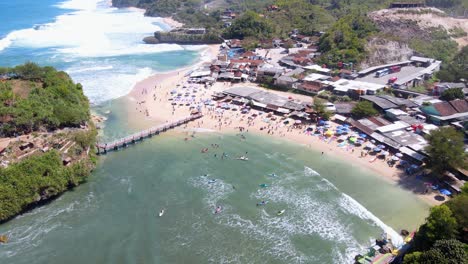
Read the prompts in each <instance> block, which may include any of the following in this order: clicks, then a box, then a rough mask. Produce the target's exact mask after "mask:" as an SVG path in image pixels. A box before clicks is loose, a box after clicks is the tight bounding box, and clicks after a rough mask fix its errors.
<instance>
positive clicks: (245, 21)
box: [224, 11, 273, 39]
mask: <svg viewBox="0 0 468 264" xmlns="http://www.w3.org/2000/svg"><path fill="white" fill-rule="evenodd" d="M272 32H273V28H272V27H271V25H270V24H269V23H268V22H267V21H266V20H265V18H263V17H260V15H259V14H257V13H255V12H253V11H247V12H245V13H244V14H243V15H242V16H241V17H240V18H238V19H236V20H235V21H234V23H232V25H231V26H230V27H229V28H227V29H226V31H225V32H224V36H225V37H226V38H238V39H243V38H245V37H253V36H255V37H257V38H262V37H270V35H271V33H272Z"/></svg>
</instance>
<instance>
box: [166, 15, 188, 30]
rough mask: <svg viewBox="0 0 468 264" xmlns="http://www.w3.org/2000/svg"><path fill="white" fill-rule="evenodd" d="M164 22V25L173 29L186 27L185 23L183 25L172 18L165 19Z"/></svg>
mask: <svg viewBox="0 0 468 264" xmlns="http://www.w3.org/2000/svg"><path fill="white" fill-rule="evenodd" d="M163 22H164V24H166V25H169V26H170V27H171V28H179V27H183V26H184V23H181V22H179V21H177V20H175V19H174V18H172V17H164V18H163Z"/></svg>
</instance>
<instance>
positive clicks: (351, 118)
mask: <svg viewBox="0 0 468 264" xmlns="http://www.w3.org/2000/svg"><path fill="white" fill-rule="evenodd" d="M318 37H319V36H303V35H300V32H292V33H291V38H290V39H289V40H288V41H292V44H291V43H288V46H291V45H292V46H294V48H285V47H284V46H285V42H284V41H281V40H279V39H273V40H272V42H271V43H267V44H266V47H265V48H263V47H262V48H257V49H255V50H245V49H244V48H243V47H242V41H240V40H237V39H233V40H226V41H225V42H224V43H223V44H222V45H221V46H220V48H219V52H218V53H217V54H216V58H215V59H214V60H213V61H211V62H207V63H204V64H203V65H201V66H199V67H197V68H196V69H194V70H191V71H189V72H187V73H186V74H185V79H184V80H183V81H181V82H180V83H178V84H177V86H174V87H173V88H174V89H172V90H171V91H169V94H170V96H169V97H168V98H165V99H166V100H169V102H170V104H171V105H172V108H173V109H174V111H179V110H176V109H178V107H188V108H189V109H191V110H193V111H194V112H198V111H200V112H203V113H204V114H205V115H208V116H210V118H211V119H215V120H216V121H218V123H217V124H216V125H215V126H216V127H217V129H221V128H224V127H225V126H228V127H236V128H237V129H239V130H240V131H243V130H247V129H249V126H253V125H254V124H256V125H257V126H255V127H256V128H257V127H258V129H259V130H260V131H262V132H263V133H266V134H270V135H277V136H281V137H285V138H288V137H289V132H291V131H295V132H297V131H299V132H300V133H303V134H305V135H308V136H310V137H311V138H314V139H317V140H320V141H323V142H326V143H327V144H332V143H333V144H336V145H337V146H338V147H339V148H341V149H343V150H346V151H349V152H352V153H356V155H358V156H359V158H362V159H364V160H368V162H369V163H374V162H376V163H385V164H386V165H387V166H389V167H396V168H400V169H401V171H402V172H404V173H406V174H408V175H413V174H417V175H418V177H419V179H420V180H421V183H425V184H426V185H425V188H423V189H422V192H424V193H431V194H432V195H433V196H434V197H436V196H439V195H443V196H445V195H451V194H457V193H459V192H460V188H461V186H463V184H464V183H465V181H466V179H467V176H468V175H467V173H468V172H467V171H466V170H464V169H462V168H453V170H450V171H447V172H446V173H445V174H444V177H441V178H440V179H433V178H429V177H427V178H426V177H425V176H424V175H425V173H424V169H423V168H424V162H425V159H426V158H427V157H428V156H427V153H426V152H425V147H426V146H427V144H428V141H427V139H426V137H425V135H428V134H429V133H430V132H431V131H433V130H436V129H438V128H440V127H444V126H451V127H454V128H455V129H457V130H460V131H463V132H465V129H466V125H467V121H466V120H467V118H468V101H467V100H466V99H465V98H464V97H465V95H466V94H467V93H468V88H466V85H465V83H463V82H459V83H441V82H435V81H433V80H434V74H435V73H436V72H437V71H438V70H439V68H440V64H441V62H440V61H437V60H435V59H432V58H424V57H419V56H411V57H410V58H409V59H408V60H405V61H401V62H396V63H392V64H386V65H378V66H374V67H371V68H367V69H362V70H358V69H354V68H353V66H352V65H348V66H346V65H343V66H342V67H341V68H340V69H329V68H327V67H326V65H317V64H316V63H314V59H315V58H317V57H318V56H320V53H319V52H317V46H315V45H316V41H317V40H318ZM195 87H199V88H198V90H200V91H202V92H203V93H204V95H205V96H204V97H203V98H199V97H198V95H197V94H196V93H193V92H194V91H197V88H195ZM421 87H423V89H421ZM415 88H416V89H415ZM450 90H453V91H455V90H458V91H459V92H461V93H462V94H463V98H462V99H458V98H457V99H451V100H443V98H440V97H441V95H443V94H444V93H445V94H447V93H448V91H450ZM207 91H210V92H207ZM208 94H209V95H210V96H206V95H208ZM199 100H201V101H199ZM314 101H315V102H314ZM363 106H364V108H365V107H366V106H367V107H368V108H369V106H370V109H371V111H370V113H365V111H364V113H359V112H358V110H359V109H361V108H363ZM234 119H237V121H234ZM226 120H229V121H226ZM239 120H240V121H242V122H244V123H240V124H245V125H243V126H242V125H235V124H238V121H239ZM200 122H201V121H200ZM200 122H199V123H198V124H200V125H201V123H200ZM200 127H203V126H200ZM312 142H313V141H311V142H310V143H312ZM436 199H440V200H443V198H442V199H441V198H436Z"/></svg>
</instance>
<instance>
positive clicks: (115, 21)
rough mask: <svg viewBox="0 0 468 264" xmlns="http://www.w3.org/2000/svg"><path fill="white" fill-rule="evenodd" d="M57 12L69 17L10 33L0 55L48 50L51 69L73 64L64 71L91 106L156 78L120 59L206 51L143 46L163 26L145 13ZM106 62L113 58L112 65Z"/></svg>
mask: <svg viewBox="0 0 468 264" xmlns="http://www.w3.org/2000/svg"><path fill="white" fill-rule="evenodd" d="M58 7H59V8H63V9H71V10H72V11H69V12H67V13H66V14H63V15H60V16H57V17H56V18H55V20H54V21H53V22H51V23H46V24H43V25H38V26H34V27H31V28H26V29H19V30H15V31H12V32H10V33H9V34H7V35H6V37H4V38H3V39H0V53H1V52H2V51H3V50H5V49H7V48H9V47H15V48H32V49H43V50H46V51H45V52H46V53H47V54H48V58H50V60H52V61H53V62H52V63H54V62H56V63H58V64H61V63H62V62H65V63H68V64H71V66H66V67H69V69H65V71H67V72H69V73H70V75H71V77H72V78H73V79H74V80H75V81H77V82H80V83H82V84H83V86H84V92H85V94H86V95H87V96H88V97H89V98H90V101H91V102H92V103H97V104H99V103H102V102H104V101H107V100H111V99H116V98H119V97H121V96H124V95H126V94H127V93H128V92H129V91H130V90H131V89H132V87H133V86H134V85H135V84H136V83H137V82H138V81H141V80H143V79H145V78H147V77H149V76H150V75H152V74H154V73H155V72H154V70H153V69H151V68H149V67H152V66H151V65H152V64H149V63H145V64H144V65H146V67H145V66H135V65H137V64H132V63H127V62H126V61H121V59H122V60H124V59H125V60H129V58H128V57H129V56H134V55H149V54H156V53H162V52H169V51H182V50H187V49H188V50H195V51H199V50H201V49H203V48H204V47H188V48H185V47H182V46H180V45H175V44H160V45H148V44H145V43H143V41H142V39H143V38H144V37H145V36H150V35H152V34H153V32H155V31H157V30H161V27H159V26H158V25H162V22H161V18H156V17H145V16H144V10H139V9H134V8H129V9H117V8H113V7H111V6H110V1H107V0H69V1H65V2H63V3H60V4H59V5H58ZM122 56H126V57H127V58H124V57H122ZM106 58H113V61H112V64H109V62H107V61H106ZM201 59H202V60H206V59H207V56H203V55H202V57H201ZM82 61H88V62H90V61H91V62H92V64H93V65H88V64H86V63H85V64H83V63H82ZM21 62H22V61H21ZM18 63H20V62H18ZM49 63H50V62H49V61H48V62H47V64H49ZM132 65H133V66H132Z"/></svg>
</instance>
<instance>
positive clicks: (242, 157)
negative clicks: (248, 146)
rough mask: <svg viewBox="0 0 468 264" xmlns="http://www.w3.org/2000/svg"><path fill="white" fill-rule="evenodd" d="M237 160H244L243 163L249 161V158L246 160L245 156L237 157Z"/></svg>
mask: <svg viewBox="0 0 468 264" xmlns="http://www.w3.org/2000/svg"><path fill="white" fill-rule="evenodd" d="M237 159H238V160H244V161H247V160H249V158H247V157H245V156H241V157H238V158H237Z"/></svg>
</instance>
